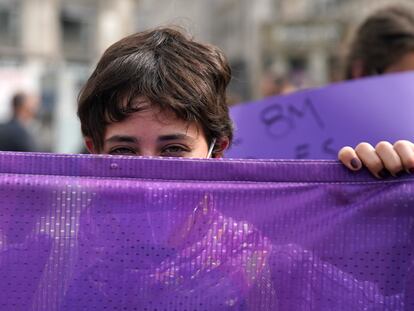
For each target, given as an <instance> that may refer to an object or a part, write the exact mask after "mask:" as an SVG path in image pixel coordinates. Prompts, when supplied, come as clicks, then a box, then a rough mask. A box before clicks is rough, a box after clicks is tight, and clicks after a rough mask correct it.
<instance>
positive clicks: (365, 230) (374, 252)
mask: <svg viewBox="0 0 414 311" xmlns="http://www.w3.org/2000/svg"><path fill="white" fill-rule="evenodd" d="M413 229H414V179H413V178H410V177H408V176H407V177H405V178H402V179H398V180H388V181H375V180H373V178H371V177H370V176H369V174H368V173H362V174H354V173H351V172H348V171H347V170H346V169H345V168H344V167H343V166H341V165H340V164H338V163H336V162H333V161H265V160H262V161H255V160H245V161H241V160H191V159H144V158H133V157H110V156H85V155H84V156H69V155H46V154H24V153H20V154H19V153H0V280H1V282H0V309H1V310H25V311H27V310H42V311H51V310H111V311H112V310H171V311H172V310H181V311H184V310H209V311H211V310H248V311H253V310H263V311H264V310H289V311H291V310H393V311H395V310H413V309H414V295H413V292H414V234H413V233H414V231H413Z"/></svg>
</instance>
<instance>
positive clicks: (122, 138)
mask: <svg viewBox="0 0 414 311" xmlns="http://www.w3.org/2000/svg"><path fill="white" fill-rule="evenodd" d="M105 141H106V142H108V143H138V139H137V138H136V137H134V136H127V135H114V136H111V137H109V138H108V139H106V140H105Z"/></svg>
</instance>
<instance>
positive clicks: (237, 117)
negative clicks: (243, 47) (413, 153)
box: [226, 73, 414, 159]
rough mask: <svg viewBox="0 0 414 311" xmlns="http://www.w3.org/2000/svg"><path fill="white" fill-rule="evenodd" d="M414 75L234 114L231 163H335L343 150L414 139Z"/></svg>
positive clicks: (314, 92)
mask: <svg viewBox="0 0 414 311" xmlns="http://www.w3.org/2000/svg"><path fill="white" fill-rule="evenodd" d="M413 85H414V73H403V74H395V75H388V76H381V77H375V78H367V79H362V80H358V81H350V82H344V83H338V84H334V85H331V86H327V87H324V88H319V89H311V90H305V91H301V92H298V93H295V94H292V95H287V96H279V97H272V98H267V99H263V100H261V101H257V102H253V103H247V104H243V105H239V106H235V107H233V108H232V110H231V115H232V119H233V121H234V124H235V127H236V132H235V141H234V144H233V146H232V148H231V149H230V150H229V151H228V152H227V153H226V156H227V157H230V158H256V159H260V158H262V159H267V158H273V159H336V157H337V152H338V151H339V149H340V148H341V147H343V146H346V145H350V146H355V145H356V144H358V143H360V142H362V141H366V142H369V143H371V144H373V145H375V144H377V143H378V142H379V141H381V140H388V141H391V142H395V141H397V140H399V139H407V140H413V139H414V126H413V116H414V87H413Z"/></svg>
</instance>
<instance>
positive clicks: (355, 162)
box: [351, 158, 361, 169]
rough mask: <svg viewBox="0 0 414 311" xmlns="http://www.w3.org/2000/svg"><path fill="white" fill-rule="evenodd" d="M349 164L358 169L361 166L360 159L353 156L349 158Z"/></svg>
mask: <svg viewBox="0 0 414 311" xmlns="http://www.w3.org/2000/svg"><path fill="white" fill-rule="evenodd" d="M351 166H352V167H353V168H355V169H358V168H360V167H361V161H360V160H359V159H358V158H353V159H352V160H351Z"/></svg>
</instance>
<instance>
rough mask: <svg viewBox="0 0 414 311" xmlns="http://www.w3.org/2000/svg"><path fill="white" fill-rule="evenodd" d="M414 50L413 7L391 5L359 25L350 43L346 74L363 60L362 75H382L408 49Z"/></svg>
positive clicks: (348, 75) (409, 50)
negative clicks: (356, 63) (357, 62)
mask: <svg viewBox="0 0 414 311" xmlns="http://www.w3.org/2000/svg"><path fill="white" fill-rule="evenodd" d="M412 51H414V13H413V11H412V10H411V8H409V7H405V6H391V7H387V8H384V9H381V10H379V11H376V12H375V13H374V14H372V15H370V16H369V17H368V18H367V19H366V20H365V21H364V22H363V23H362V24H361V25H360V26H359V28H358V30H357V32H356V34H355V37H354V39H353V42H352V44H351V46H350V51H349V53H348V56H347V59H346V63H345V77H346V78H347V79H352V78H353V74H352V70H353V66H354V64H355V62H356V61H361V64H362V75H363V76H370V75H374V74H382V73H384V71H385V70H386V69H387V68H388V67H389V66H391V65H392V64H394V63H395V62H396V61H398V59H399V58H401V57H402V56H404V55H405V54H406V53H408V52H412Z"/></svg>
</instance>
